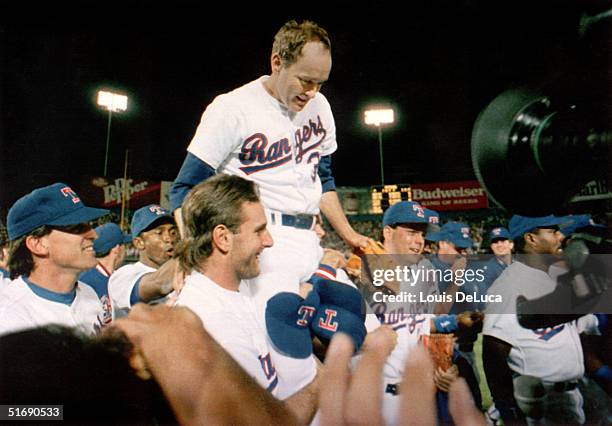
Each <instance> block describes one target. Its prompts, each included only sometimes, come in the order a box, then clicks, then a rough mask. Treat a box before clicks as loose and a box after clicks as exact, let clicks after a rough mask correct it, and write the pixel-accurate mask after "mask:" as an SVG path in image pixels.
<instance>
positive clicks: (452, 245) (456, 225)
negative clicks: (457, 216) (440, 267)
mask: <svg viewBox="0 0 612 426" xmlns="http://www.w3.org/2000/svg"><path fill="white" fill-rule="evenodd" d="M428 238H431V240H432V241H436V242H437V243H438V257H440V258H442V257H445V256H449V258H448V259H449V260H450V259H451V258H453V257H454V256H456V255H465V254H467V251H468V249H469V248H470V247H472V245H473V242H472V238H470V227H469V225H467V224H465V223H461V222H448V223H445V224H444V225H443V226H442V227H441V228H440V232H437V233H435V234H432V235H430V236H429V237H428ZM442 260H444V259H442Z"/></svg>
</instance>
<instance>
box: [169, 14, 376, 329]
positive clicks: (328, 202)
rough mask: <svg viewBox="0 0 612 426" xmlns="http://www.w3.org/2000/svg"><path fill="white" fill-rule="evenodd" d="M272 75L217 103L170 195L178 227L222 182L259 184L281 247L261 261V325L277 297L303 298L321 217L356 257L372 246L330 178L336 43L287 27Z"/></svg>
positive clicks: (307, 26) (257, 293) (314, 28)
mask: <svg viewBox="0 0 612 426" xmlns="http://www.w3.org/2000/svg"><path fill="white" fill-rule="evenodd" d="M270 65H271V74H270V75H266V76H262V77H260V78H258V79H256V80H254V81H252V82H250V83H247V84H245V85H244V86H241V87H239V88H237V89H235V90H233V91H231V92H229V93H225V94H222V95H220V96H217V97H216V98H215V99H214V101H213V102H212V103H211V104H210V105H208V107H207V108H206V110H205V111H204V113H203V115H202V118H201V121H200V124H199V126H198V128H197V130H196V132H195V135H194V137H193V139H192V140H191V143H190V144H189V147H188V149H187V156H186V158H185V160H184V163H183V165H182V167H181V170H180V171H179V173H178V176H177V178H176V179H175V181H174V183H173V186H172V188H171V191H170V194H169V196H170V201H171V205H172V209H175V216H176V217H177V220H178V221H179V225H180V219H179V218H180V207H181V203H182V202H183V199H184V198H185V196H186V194H187V192H188V191H189V190H190V189H191V188H192V187H193V186H194V185H196V184H198V183H199V182H201V181H203V180H205V179H207V178H209V177H210V176H212V175H214V174H215V173H225V174H232V175H237V176H241V177H243V178H246V179H248V180H252V181H253V182H255V183H256V184H257V186H258V188H259V191H260V194H261V202H262V205H263V207H264V211H265V214H266V218H267V221H268V227H269V230H270V233H271V234H272V237H273V239H274V242H275V243H274V246H273V247H271V248H269V249H267V250H266V251H264V252H263V253H262V255H261V274H260V275H259V276H258V277H257V278H254V279H253V280H252V282H253V283H252V291H253V295H254V297H255V299H256V304H257V306H258V311H259V317H260V321H261V322H262V324H263V322H264V320H263V315H264V311H265V306H266V303H267V301H268V299H270V297H272V296H274V295H275V294H277V293H279V292H283V291H288V292H293V293H296V294H298V293H299V285H300V283H302V282H305V281H306V280H307V279H308V278H309V277H310V276H311V275H312V273H313V272H314V271H315V270H316V268H317V265H318V263H319V259H320V258H321V255H322V251H321V247H320V245H319V240H318V238H317V236H316V234H315V232H314V231H313V228H314V226H315V222H316V215H317V214H318V213H319V211H321V212H322V213H323V214H324V215H325V216H326V217H327V219H328V220H329V221H330V223H331V225H332V226H333V227H334V229H335V230H336V231H337V232H338V233H339V235H340V236H341V237H342V238H343V239H344V240H345V241H346V242H347V243H348V244H349V245H350V246H352V247H365V245H366V244H367V241H368V238H366V237H365V236H363V235H360V234H358V233H357V232H356V231H355V230H354V229H353V228H352V227H351V225H350V224H349V222H348V220H347V218H346V216H345V215H344V212H343V210H342V206H341V205H340V202H339V199H338V196H337V194H336V192H335V183H334V178H333V175H332V170H331V155H332V154H333V153H334V151H336V149H337V142H336V124H335V121H334V117H333V114H332V111H331V107H330V105H329V102H328V101H327V99H326V98H325V96H324V95H323V94H322V93H320V90H321V87H322V86H323V84H324V83H325V82H326V81H327V80H328V78H329V75H330V72H331V66H332V58H331V42H330V38H329V35H328V34H327V31H325V30H324V29H323V28H321V27H320V26H318V25H317V24H315V23H314V22H311V21H304V22H301V23H298V22H296V21H293V20H292V21H289V22H287V23H286V24H284V25H283V26H282V27H281V28H280V30H279V31H278V32H277V34H276V35H275V37H274V43H273V46H272V53H271V56H270Z"/></svg>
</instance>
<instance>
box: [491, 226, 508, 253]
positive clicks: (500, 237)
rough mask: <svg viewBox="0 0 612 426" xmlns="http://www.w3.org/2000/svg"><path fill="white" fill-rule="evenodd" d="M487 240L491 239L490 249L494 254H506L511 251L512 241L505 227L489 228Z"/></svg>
mask: <svg viewBox="0 0 612 426" xmlns="http://www.w3.org/2000/svg"><path fill="white" fill-rule="evenodd" d="M489 240H490V241H491V251H492V252H493V254H495V256H507V255H509V254H511V253H512V249H513V248H514V242H513V241H512V238H511V237H510V232H509V231H508V230H507V229H506V228H502V227H497V228H493V229H491V232H489Z"/></svg>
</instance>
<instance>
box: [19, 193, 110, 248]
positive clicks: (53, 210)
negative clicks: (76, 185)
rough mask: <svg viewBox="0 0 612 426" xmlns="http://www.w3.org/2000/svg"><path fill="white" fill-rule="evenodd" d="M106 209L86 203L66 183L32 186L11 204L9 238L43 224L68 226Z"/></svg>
mask: <svg viewBox="0 0 612 426" xmlns="http://www.w3.org/2000/svg"><path fill="white" fill-rule="evenodd" d="M108 212H109V211H108V210H104V209H96V208H93V207H87V206H85V204H83V202H82V201H81V199H80V198H79V196H78V195H77V194H76V192H74V191H73V190H72V189H71V188H70V187H69V186H68V185H66V184H65V183H61V182H59V183H54V184H53V185H49V186H45V187H43V188H38V189H35V190H34V191H32V192H30V193H29V194H28V195H25V196H23V197H21V198H20V199H18V200H17V201H16V202H15V204H13V206H12V207H11V208H10V210H9V212H8V217H7V229H8V234H9V239H10V240H15V239H17V238H19V237H22V236H24V235H27V234H29V233H30V232H32V231H33V230H35V229H36V228H38V227H40V226H43V225H49V226H68V225H77V224H79V223H85V222H89V221H91V220H94V219H97V218H99V217H101V216H104V215H105V214H108Z"/></svg>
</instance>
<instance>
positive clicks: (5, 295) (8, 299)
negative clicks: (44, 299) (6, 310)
mask: <svg viewBox="0 0 612 426" xmlns="http://www.w3.org/2000/svg"><path fill="white" fill-rule="evenodd" d="M31 294H34V293H32V291H30V290H29V289H28V287H27V285H26V283H25V281H24V280H23V279H22V278H21V277H18V278H16V279H14V280H12V281H11V282H10V283H8V284H7V285H6V286H5V287H4V288H3V290H2V298H1V299H0V306H6V305H9V304H14V303H17V304H19V302H20V301H22V300H24V299H26V298H27V297H28V296H29V295H31Z"/></svg>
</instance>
